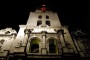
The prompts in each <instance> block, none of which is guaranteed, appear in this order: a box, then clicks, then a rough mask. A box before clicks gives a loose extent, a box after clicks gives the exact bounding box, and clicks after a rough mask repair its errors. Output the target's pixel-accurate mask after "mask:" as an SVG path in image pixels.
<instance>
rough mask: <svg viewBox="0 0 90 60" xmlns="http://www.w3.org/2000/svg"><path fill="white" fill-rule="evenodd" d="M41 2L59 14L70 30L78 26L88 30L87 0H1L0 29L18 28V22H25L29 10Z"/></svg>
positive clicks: (88, 10) (88, 11) (89, 17)
mask: <svg viewBox="0 0 90 60" xmlns="http://www.w3.org/2000/svg"><path fill="white" fill-rule="evenodd" d="M41 4H46V7H49V8H50V9H51V10H52V11H56V12H57V13H58V15H59V18H60V20H61V23H62V24H63V25H68V26H69V29H70V30H74V29H77V28H80V29H82V30H84V31H85V32H88V31H89V20H90V9H89V7H90V6H89V2H88V1H58V0H53V1H51V0H41V1H40V0H38V1H36V0H30V1H9V0H8V1H2V2H0V29H2V28H6V27H13V29H18V28H19V26H18V25H20V24H26V22H27V19H28V16H29V12H30V11H34V10H35V9H36V7H38V6H40V5H41Z"/></svg>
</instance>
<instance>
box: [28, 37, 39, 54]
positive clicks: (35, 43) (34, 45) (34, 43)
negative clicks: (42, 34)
mask: <svg viewBox="0 0 90 60" xmlns="http://www.w3.org/2000/svg"><path fill="white" fill-rule="evenodd" d="M39 43H40V40H39V39H38V38H33V39H31V42H30V52H31V53H38V52H39Z"/></svg>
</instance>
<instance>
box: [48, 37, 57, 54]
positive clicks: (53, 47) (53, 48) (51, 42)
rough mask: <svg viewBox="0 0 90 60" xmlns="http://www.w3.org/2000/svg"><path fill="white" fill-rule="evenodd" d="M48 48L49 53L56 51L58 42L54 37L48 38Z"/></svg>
mask: <svg viewBox="0 0 90 60" xmlns="http://www.w3.org/2000/svg"><path fill="white" fill-rule="evenodd" d="M48 48H49V49H48V50H49V53H58V43H57V39H56V38H53V37H51V38H49V39H48Z"/></svg>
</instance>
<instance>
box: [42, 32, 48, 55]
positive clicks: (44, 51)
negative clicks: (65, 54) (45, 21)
mask: <svg viewBox="0 0 90 60" xmlns="http://www.w3.org/2000/svg"><path fill="white" fill-rule="evenodd" d="M42 39H43V42H42V48H41V51H42V52H41V53H42V54H46V53H47V49H46V35H45V32H43V33H42Z"/></svg>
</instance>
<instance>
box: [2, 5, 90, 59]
mask: <svg viewBox="0 0 90 60" xmlns="http://www.w3.org/2000/svg"><path fill="white" fill-rule="evenodd" d="M85 52H86V51H85V46H84V44H83V43H82V41H81V39H77V40H75V39H74V38H72V36H71V34H70V33H69V30H68V27H67V26H62V25H61V22H60V19H59V17H58V14H57V13H56V12H52V11H46V10H45V7H44V8H42V10H36V11H35V12H30V15H29V18H28V21H27V24H26V25H19V31H18V33H17V32H16V31H15V30H14V29H12V28H6V29H2V30H0V59H5V60H6V59H7V60H10V59H16V60H17V59H24V58H25V59H29V58H63V57H75V58H78V57H89V56H90V55H89V54H87V53H86V54H87V55H85Z"/></svg>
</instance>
